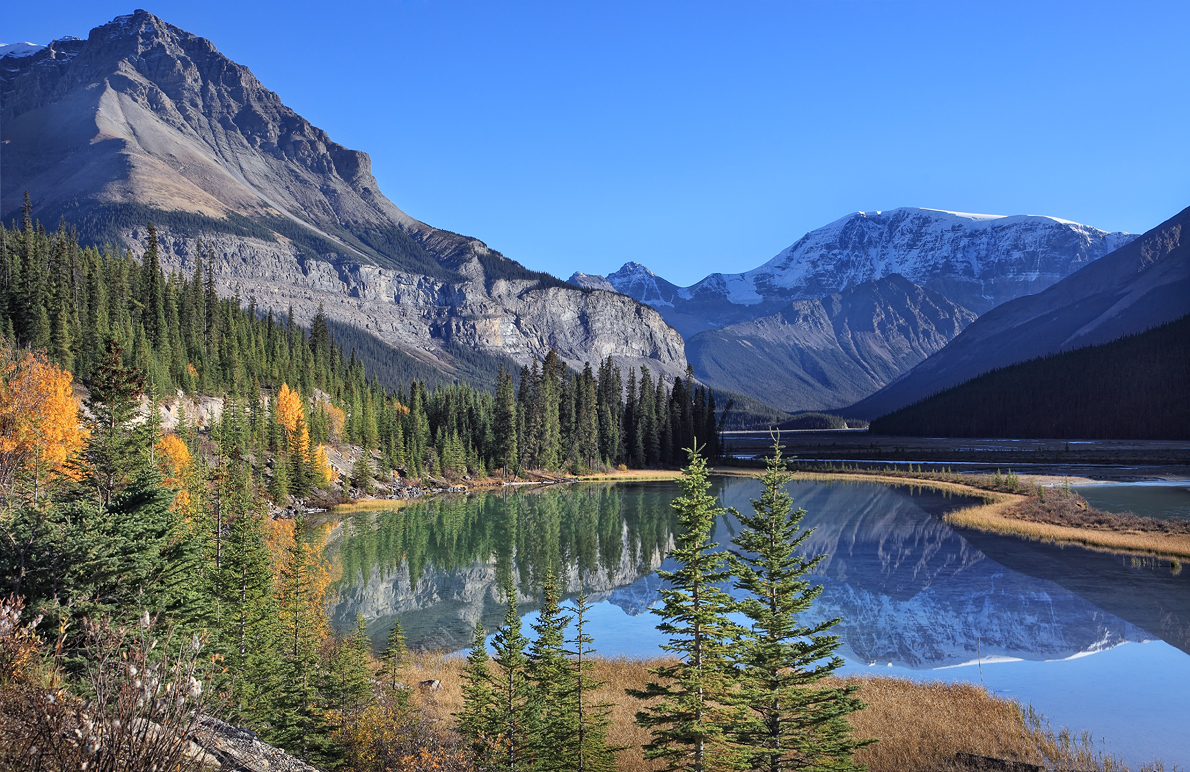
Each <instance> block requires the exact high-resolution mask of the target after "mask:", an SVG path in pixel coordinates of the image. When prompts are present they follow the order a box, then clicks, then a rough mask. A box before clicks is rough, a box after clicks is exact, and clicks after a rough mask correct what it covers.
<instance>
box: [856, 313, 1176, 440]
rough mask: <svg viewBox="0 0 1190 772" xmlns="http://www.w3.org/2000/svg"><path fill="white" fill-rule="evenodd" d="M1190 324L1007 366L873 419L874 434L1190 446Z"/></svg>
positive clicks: (1172, 323)
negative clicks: (1187, 442) (1189, 393)
mask: <svg viewBox="0 0 1190 772" xmlns="http://www.w3.org/2000/svg"><path fill="white" fill-rule="evenodd" d="M1188 383H1190V316H1184V317H1182V318H1181V319H1177V320H1175V321H1173V322H1169V323H1168V324H1164V325H1161V326H1160V327H1155V328H1153V329H1151V330H1147V331H1145V332H1142V333H1138V334H1136V335H1129V336H1126V337H1123V338H1119V339H1118V340H1114V341H1111V342H1110V343H1104V344H1102V345H1098V346H1088V347H1086V348H1081V349H1075V350H1074V351H1066V352H1062V353H1060V354H1053V355H1050V356H1046V357H1040V358H1038V359H1031V360H1029V361H1027V362H1021V363H1019V364H1015V365H1011V366H1009V367H1003V368H1000V369H997V370H993V371H991V372H989V373H985V374H983V375H981V376H979V377H977V378H973V379H971V380H969V381H967V382H965V383H961V384H959V385H958V386H955V387H953V388H951V389H947V390H946V391H943V392H941V393H939V394H935V395H933V396H931V397H928V398H927V399H924V400H922V401H920V402H917V403H915V404H913V405H910V406H909V407H906V408H902V409H901V410H897V411H896V412H893V413H889V414H888V415H886V416H883V417H881V418H878V419H876V420H875V421H872V424H871V431H872V432H873V433H875V434H885V435H902V436H939V437H1036V438H1054V439H1136V440H1186V439H1190V400H1187V398H1186V384H1188Z"/></svg>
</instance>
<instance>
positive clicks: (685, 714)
mask: <svg viewBox="0 0 1190 772" xmlns="http://www.w3.org/2000/svg"><path fill="white" fill-rule="evenodd" d="M698 451H699V449H696V448H695V449H690V448H688V449H687V453H688V454H689V459H690V463H689V465H688V466H687V467H686V468H685V469H683V470H682V476H681V478H680V479H679V481H678V484H679V486H680V487H681V489H682V495H681V496H679V497H678V498H676V499H674V501H673V508H674V511H675V512H676V514H677V520H678V529H679V530H678V533H677V536H676V545H675V547H674V549H673V550H672V551H670V553H669V555H668V558H669V559H670V560H673V561H674V562H675V563H676V564H677V568H676V569H675V570H673V571H659V572H658V576H660V577H661V579H662V580H663V581H664V582H666V583H667V585H668V586H666V587H665V588H664V589H662V590H661V601H662V605H661V606H660V607H657V608H654V609H652V611H653V613H654V614H657V615H658V616H659V617H661V622H660V623H658V625H657V629H658V630H660V631H661V633H662V634H663V635H666V636H668V638H669V642H668V643H665V644H663V645H662V646H661V648H662V649H663V650H665V651H667V652H669V653H670V654H672V655H673V656H675V657H677V658H678V659H677V661H675V662H673V663H672V664H664V665H660V666H658V667H657V668H654V669H652V670H650V672H651V673H652V674H653V675H655V676H658V678H659V679H660V680H658V681H650V682H649V683H648V684H646V686H645V688H644V689H630V690H629V694H631V695H633V696H634V697H638V698H641V699H649V700H654V702H653V703H652V704H650V705H649V706H648V707H647V708H646V709H645V710H642V711H640V712H638V713H637V714H636V721H637V723H638V724H639V725H640V726H642V727H644V728H646V729H649V730H651V734H652V740H651V741H650V742H649V743H648V744H647V745H645V747H644V751H645V758H646V759H661V760H663V761H664V762H665V764H666V766H665V767H664V768H663V769H666V770H691V771H692V772H704V770H718V769H729V768H732V767H733V766H734V765H735V763H736V759H735V758H733V749H732V748H731V745H730V740H731V737H730V725H731V722H732V721H733V720H734V716H733V715H732V711H731V710H730V709H729V708H728V707H727V706H726V705H725V700H726V699H727V692H728V691H729V689H730V687H731V681H732V679H733V677H734V675H733V674H732V673H731V672H730V667H731V666H730V663H731V650H732V647H733V645H734V643H735V641H736V640H738V638H739V636H740V633H741V631H740V629H739V627H738V626H737V625H735V624H733V623H732V622H731V621H730V620H729V619H728V618H727V614H728V613H729V612H730V611H731V610H732V601H731V597H730V596H729V595H728V594H727V593H726V592H725V591H724V590H723V589H722V588H721V587H720V585H721V584H722V583H724V582H725V581H727V580H728V578H729V576H730V573H729V572H728V570H727V568H726V559H727V556H726V555H724V554H723V553H720V552H718V551H717V549H718V546H719V545H718V544H716V543H714V542H712V541H711V540H710V535H711V531H712V529H713V527H714V524H715V519H716V518H717V517H719V516H720V515H721V514H723V513H724V512H725V511H726V510H724V509H722V508H720V507H718V506H716V501H715V498H714V497H713V496H711V495H710V493H709V492H708V491H709V489H710V483H709V482H708V480H707V465H706V461H705V460H704V459H703V458H702V456H701V455H700V454H699V452H698Z"/></svg>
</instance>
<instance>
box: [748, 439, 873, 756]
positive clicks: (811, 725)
mask: <svg viewBox="0 0 1190 772" xmlns="http://www.w3.org/2000/svg"><path fill="white" fill-rule="evenodd" d="M791 478H792V475H790V474H789V473H788V472H787V471H785V464H784V463H783V462H782V460H781V445H780V442H779V440H776V439H775V441H774V445H773V455H772V457H771V458H770V459H769V462H768V467H767V469H766V471H765V473H764V475H763V476H762V477H761V478H760V480H761V484H762V485H763V486H764V490H763V492H762V493H761V496H760V498H759V499H753V500H752V510H753V511H752V513H751V514H739V515H738V518H739V521H740V524H741V525H742V526H743V530H741V531H740V532H739V533H738V534H737V535H736V537H735V539H733V543H734V544H735V545H736V546H737V547H738V548H739V549H738V550H732V553H731V554H732V569H733V573H734V574H735V577H736V580H735V586H736V588H737V589H740V590H743V591H745V592H746V593H747V597H746V598H745V599H744V600H743V601H741V602H740V604H739V609H740V611H741V612H742V613H743V614H744V616H746V617H747V618H748V619H749V620H750V621H751V623H752V624H751V627H750V629H749V630H748V631H747V632H746V633H745V634H744V636H743V638H742V640H741V642H740V646H739V648H738V650H737V652H736V654H735V662H736V663H737V668H738V671H739V673H740V677H739V681H740V688H739V689H738V690H736V691H735V692H733V693H732V695H731V699H730V702H731V703H732V704H733V705H736V706H737V707H739V708H741V709H742V715H744V716H746V718H741V719H740V720H739V721H738V722H737V723H736V724H735V725H734V726H733V727H732V731H731V736H732V740H733V741H734V742H735V743H736V744H738V745H739V746H740V747H741V748H742V749H744V752H745V753H746V755H747V757H748V764H749V767H750V768H751V769H755V770H765V771H766V772H781V770H793V769H831V770H849V769H860V768H862V767H861V766H857V765H855V764H853V763H852V761H851V754H852V752H853V751H855V750H856V749H858V748H861V747H863V746H864V745H866V744H867V743H865V742H862V741H857V740H855V739H854V738H853V737H852V734H851V726H850V724H848V722H847V718H846V717H847V714H849V713H851V712H852V711H855V710H858V709H860V708H862V707H863V704H862V703H861V702H860V701H859V700H858V699H857V698H856V697H854V696H853V695H854V694H855V692H856V691H857V690H858V687H855V686H848V687H842V688H838V687H816V686H815V684H816V683H817V682H818V681H820V680H821V679H822V678H824V677H826V676H828V675H830V674H831V673H832V672H834V671H835V670H836V669H838V668H839V667H840V666H841V665H842V664H843V661H842V660H841V659H840V658H839V657H838V656H837V655H836V654H835V652H836V650H837V649H838V648H839V643H840V641H839V638H838V636H834V635H829V634H828V633H827V631H828V630H829V629H830V628H831V627H833V626H834V625H836V624H837V623H838V622H839V621H840V620H838V619H830V620H827V621H825V622H820V623H817V624H812V625H804V624H800V623H799V622H798V616H799V615H800V614H802V613H804V612H806V611H807V610H809V608H810V607H811V605H812V604H813V602H814V600H815V599H816V598H817V597H818V596H819V595H820V594H821V593H822V587H821V585H816V584H812V583H811V582H809V581H808V580H807V578H806V577H807V575H808V574H809V573H810V572H811V571H813V570H814V568H815V566H817V565H818V564H819V562H821V561H822V559H823V558H824V557H825V555H818V556H817V557H814V558H809V559H807V558H805V557H803V556H802V555H801V554H800V548H801V545H802V544H803V543H804V542H805V541H806V539H808V538H809V537H810V534H811V533H813V529H809V530H802V529H801V521H802V517H803V516H804V515H805V514H806V512H805V510H803V509H798V510H794V509H793V499H792V497H791V496H790V495H789V493H788V492H787V491H786V490H785V485H786V483H788V482H789V480H790V479H791Z"/></svg>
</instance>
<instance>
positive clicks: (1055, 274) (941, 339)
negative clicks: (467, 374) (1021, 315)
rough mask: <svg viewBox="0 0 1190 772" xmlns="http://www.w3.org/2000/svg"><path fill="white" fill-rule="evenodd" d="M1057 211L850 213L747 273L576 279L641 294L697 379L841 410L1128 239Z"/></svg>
mask: <svg viewBox="0 0 1190 772" xmlns="http://www.w3.org/2000/svg"><path fill="white" fill-rule="evenodd" d="M1134 238H1135V236H1133V235H1132V234H1128V233H1108V232H1105V231H1101V230H1098V229H1096V228H1092V227H1089V226H1086V225H1080V224H1079V223H1074V222H1070V221H1069V220H1062V219H1059V218H1056V217H1043V216H1035V215H1020V216H1012V217H1002V216H997V215H983V214H968V213H962V212H948V211H942V210H937V209H918V208H901V209H893V210H889V211H881V212H855V213H853V214H850V215H848V216H846V217H843V218H841V219H839V220H836V221H835V222H833V223H830V224H829V225H826V226H824V227H822V228H818V229H816V230H813V231H811V232H810V233H808V234H806V235H805V236H803V237H802V238H801V239H799V240H798V241H797V242H796V243H794V244H793V245H792V246H790V247H789V248H788V249H785V250H783V251H782V252H781V253H780V254H778V255H777V256H776V257H774V258H773V259H771V260H769V261H768V262H767V263H765V264H763V265H761V266H759V267H757V268H755V269H753V270H750V271H746V272H744V273H735V274H725V273H714V274H711V275H710V276H707V277H706V278H704V279H703V280H701V281H699V282H697V283H696V284H693V285H691V286H689V287H679V286H677V285H675V284H673V283H672V282H669V281H667V280H665V279H663V278H662V277H660V276H658V275H656V274H655V273H653V272H652V271H650V270H649V269H648V268H646V267H645V266H643V265H641V264H639V263H627V264H625V265H624V266H623V267H622V268H621V269H620V270H618V271H616V272H615V273H612V274H609V275H607V276H592V275H588V274H582V273H576V274H574V275H573V276H571V277H570V282H571V283H572V284H576V285H578V286H582V287H587V288H592V289H605V290H607V289H614V290H616V291H618V292H622V293H624V294H626V295H628V296H630V297H633V298H635V299H637V300H639V301H641V302H642V303H647V304H649V305H651V306H652V307H654V308H656V309H657V310H658V311H660V312H661V314H662V316H664V317H665V319H666V321H668V322H669V323H670V324H671V325H673V326H674V327H675V328H676V329H677V330H679V331H680V332H681V333H682V334H683V335H684V336H685V337H686V343H687V349H686V354H687V358H688V359H689V360H690V363H691V364H692V365H693V366H694V372H695V375H696V376H698V377H699V378H700V379H703V380H704V381H706V382H708V383H710V384H712V385H713V386H716V387H719V388H722V389H726V390H730V391H734V392H738V393H741V394H746V395H748V396H751V397H754V398H756V399H760V400H762V401H766V402H768V403H769V404H772V405H773V406H775V407H778V408H781V409H783V410H787V411H804V410H829V409H838V408H841V407H845V406H847V405H849V404H851V403H852V402H855V401H858V400H860V399H863V398H864V397H867V396H869V395H871V394H873V393H874V392H876V391H878V390H880V389H881V388H882V387H884V386H886V385H888V384H890V383H892V382H893V381H895V380H896V379H897V378H899V377H900V376H902V375H903V374H904V373H906V372H908V371H909V370H910V369H912V368H913V367H914V366H916V365H917V364H918V363H919V362H921V361H922V360H924V359H925V358H926V357H928V356H930V355H931V354H933V353H934V352H936V351H938V350H940V349H941V348H942V347H943V346H945V345H946V344H947V343H948V342H949V341H950V340H951V339H952V338H954V337H955V336H956V335H958V334H959V332H961V331H962V330H963V329H964V328H965V327H966V326H967V325H968V324H970V323H971V322H972V321H973V320H974V319H975V317H976V316H977V314H979V313H983V312H985V311H987V310H989V309H991V308H994V307H995V306H997V305H999V304H1001V303H1003V302H1005V301H1008V300H1011V299H1014V298H1018V297H1022V296H1025V295H1028V294H1031V293H1034V292H1038V291H1040V290H1043V289H1045V288H1046V287H1048V286H1050V285H1051V284H1053V283H1054V282H1056V281H1058V280H1060V279H1062V278H1064V277H1066V276H1069V275H1070V274H1071V273H1073V272H1075V271H1077V270H1078V269H1080V268H1081V267H1083V266H1085V265H1089V264H1090V263H1091V262H1093V261H1094V260H1096V259H1098V258H1100V257H1102V256H1103V255H1106V254H1108V253H1110V252H1112V251H1113V250H1115V249H1117V248H1118V247H1120V246H1123V245H1126V244H1128V243H1129V242H1130V241H1132V239H1134Z"/></svg>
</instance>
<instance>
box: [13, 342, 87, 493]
mask: <svg viewBox="0 0 1190 772" xmlns="http://www.w3.org/2000/svg"><path fill="white" fill-rule="evenodd" d="M72 381H73V377H72V376H71V374H70V373H69V372H67V371H65V370H63V369H61V368H60V367H58V366H57V365H55V364H54V363H52V362H50V361H49V359H47V358H46V356H45V355H44V354H41V353H34V352H25V353H24V354H23V355H17V354H16V353H15V352H11V351H8V350H7V349H0V490H2V491H3V493H4V495H5V497H6V498H8V497H9V496H11V495H12V492H13V486H14V485H15V483H16V482H17V481H18V480H20V479H22V478H27V477H28V476H29V475H32V478H33V498H34V499H35V500H36V498H37V496H38V492H39V489H40V487H41V485H42V484H43V483H45V482H48V481H49V480H51V479H53V478H54V477H57V476H64V477H69V478H70V479H75V480H77V479H80V477H81V471H80V470H79V469H78V468H77V467H75V466H73V465H72V464H71V463H70V461H71V460H72V459H73V458H74V456H76V455H77V454H78V452H79V451H81V450H82V448H83V444H84V441H85V440H86V438H87V431H86V429H85V428H83V426H82V424H81V422H80V420H79V402H78V400H77V399H75V396H74V392H73V389H72V386H71V384H72Z"/></svg>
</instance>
